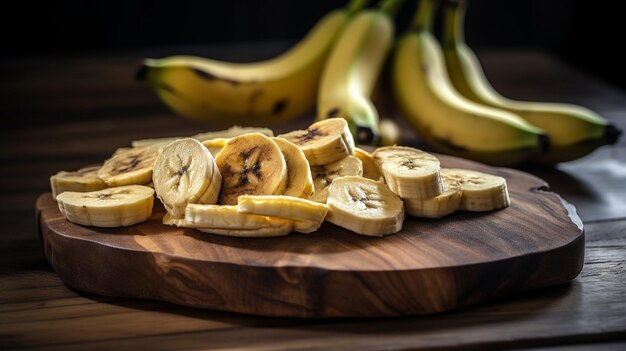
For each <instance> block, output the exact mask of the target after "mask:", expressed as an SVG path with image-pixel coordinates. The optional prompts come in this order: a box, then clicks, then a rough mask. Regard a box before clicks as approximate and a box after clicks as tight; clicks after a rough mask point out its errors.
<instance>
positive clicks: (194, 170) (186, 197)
mask: <svg viewBox="0 0 626 351" xmlns="http://www.w3.org/2000/svg"><path fill="white" fill-rule="evenodd" d="M153 182H154V189H155V190H156V193H157V196H158V197H159V199H160V200H161V202H163V205H164V206H165V209H166V210H167V212H168V213H170V215H171V216H172V217H174V218H182V217H183V216H184V214H185V208H186V207H187V205H188V204H190V203H200V204H214V203H215V202H217V197H218V195H219V192H220V186H221V183H222V176H221V175H220V172H219V170H218V168H217V165H216V163H215V160H214V159H213V156H211V153H210V152H209V151H208V150H207V149H206V148H205V147H204V146H203V145H202V144H201V143H200V142H199V141H197V140H195V139H178V140H176V141H174V142H172V143H170V144H168V145H167V146H165V147H163V148H162V150H161V153H160V154H159V157H157V159H156V162H155V167H154V175H153Z"/></svg>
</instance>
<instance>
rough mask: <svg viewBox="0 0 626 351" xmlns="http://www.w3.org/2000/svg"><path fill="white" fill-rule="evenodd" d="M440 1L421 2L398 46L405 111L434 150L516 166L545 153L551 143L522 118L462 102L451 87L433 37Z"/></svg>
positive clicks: (398, 90) (395, 82) (397, 81)
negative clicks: (437, 2)
mask: <svg viewBox="0 0 626 351" xmlns="http://www.w3.org/2000/svg"><path fill="white" fill-rule="evenodd" d="M435 5H436V1H435V0H421V1H420V3H419V6H418V9H417V13H416V15H415V18H414V20H413V23H412V25H411V27H410V29H409V31H408V32H407V33H405V34H404V35H403V36H402V37H401V38H400V39H399V40H398V42H397V44H396V48H395V52H394V55H393V59H392V86H393V88H394V93H395V97H396V101H397V102H398V105H399V108H400V110H401V111H402V112H403V114H404V116H405V117H406V118H407V119H408V121H409V122H410V123H411V124H412V125H413V126H414V127H415V129H416V130H417V132H418V133H419V135H420V137H421V138H422V139H423V140H424V141H426V142H427V143H428V144H430V145H431V146H432V147H433V148H435V149H437V150H439V151H442V152H445V153H449V154H453V155H458V156H461V157H466V158H471V159H475V160H479V161H482V162H487V163H492V164H516V163H519V162H522V161H525V160H527V159H529V158H530V157H532V156H534V155H538V154H540V153H542V152H545V150H546V149H547V146H548V137H547V136H546V135H545V134H544V132H543V131H542V130H541V129H540V128H537V127H535V126H533V125H531V124H530V123H528V122H527V121H525V120H524V119H522V118H521V117H520V116H519V115H516V114H514V113H511V112H508V111H504V110H501V109H496V108H493V107H488V106H485V105H482V104H478V103H476V102H473V101H470V100H469V99H467V98H465V97H464V96H462V95H461V94H460V93H459V92H458V91H457V90H456V89H455V88H454V86H453V85H452V82H451V81H450V78H449V76H448V72H447V70H446V65H445V61H444V57H443V52H442V49H441V46H440V45H439V43H438V41H437V40H436V39H435V37H434V35H433V34H432V30H431V27H432V18H433V14H434V11H435V9H436V6H435Z"/></svg>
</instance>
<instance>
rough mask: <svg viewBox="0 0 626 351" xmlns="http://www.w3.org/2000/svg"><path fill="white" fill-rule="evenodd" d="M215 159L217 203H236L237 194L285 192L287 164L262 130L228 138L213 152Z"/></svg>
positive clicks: (276, 193) (275, 145) (278, 193)
mask: <svg viewBox="0 0 626 351" xmlns="http://www.w3.org/2000/svg"><path fill="white" fill-rule="evenodd" d="M207 152H208V151H207ZM215 162H216V163H217V167H218V168H219V170H220V173H221V174H222V190H221V191H220V195H219V201H220V203H221V204H224V205H236V204H237V197H239V196H240V195H282V194H284V192H285V188H286V186H287V179H288V177H287V164H286V163H285V159H284V157H283V154H282V152H281V151H280V148H279V147H278V145H277V144H276V142H274V141H273V140H272V139H270V138H268V137H266V136H265V135H263V134H260V133H251V134H244V135H241V136H238V137H235V138H233V139H231V140H230V141H229V142H228V143H227V144H226V145H225V146H224V148H223V149H222V150H221V151H220V152H219V153H218V154H217V156H216V157H215Z"/></svg>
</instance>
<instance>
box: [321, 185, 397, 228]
mask: <svg viewBox="0 0 626 351" xmlns="http://www.w3.org/2000/svg"><path fill="white" fill-rule="evenodd" d="M327 204H328V208H329V210H328V214H327V216H326V220H327V221H329V222H331V223H333V224H335V225H338V226H340V227H343V228H346V229H349V230H351V231H353V232H355V233H358V234H363V235H370V236H383V235H388V234H393V233H397V232H399V231H400V229H402V223H403V221H404V207H403V205H402V200H400V198H399V197H398V196H397V195H396V194H394V193H393V192H391V190H389V188H388V187H387V185H385V184H383V183H381V182H377V181H374V180H371V179H367V178H362V177H341V178H337V179H335V180H334V181H333V182H332V184H331V185H330V191H329V195H328V201H327Z"/></svg>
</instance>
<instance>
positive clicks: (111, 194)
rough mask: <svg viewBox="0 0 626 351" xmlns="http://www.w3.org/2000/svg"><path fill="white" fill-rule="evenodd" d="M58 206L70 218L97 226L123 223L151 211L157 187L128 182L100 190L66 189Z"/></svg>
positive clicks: (138, 220)
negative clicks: (128, 183)
mask: <svg viewBox="0 0 626 351" xmlns="http://www.w3.org/2000/svg"><path fill="white" fill-rule="evenodd" d="M56 199H57V202H58V204H59V210H60V211H61V213H62V214H63V216H64V217H65V218H66V219H67V220H68V221H70V222H73V223H76V224H82V225H88V226H94V227H121V226H129V225H133V224H137V223H141V222H144V221H146V220H147V219H148V218H150V216H151V215H152V207H153V204H154V190H153V189H151V188H148V187H146V186H142V185H126V186H119V187H113V188H108V189H103V190H98V191H90V192H84V193H81V192H74V191H65V192H63V193H61V194H59V195H58V196H57V198H56Z"/></svg>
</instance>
